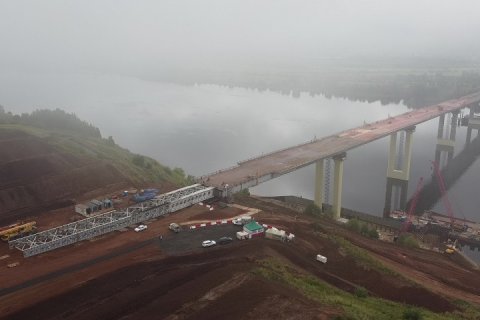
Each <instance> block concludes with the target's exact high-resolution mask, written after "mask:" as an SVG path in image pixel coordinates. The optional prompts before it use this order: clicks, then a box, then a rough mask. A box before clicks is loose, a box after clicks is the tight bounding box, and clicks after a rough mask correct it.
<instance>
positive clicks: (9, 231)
mask: <svg viewBox="0 0 480 320" xmlns="http://www.w3.org/2000/svg"><path fill="white" fill-rule="evenodd" d="M36 224H37V223H36V222H35V221H32V222H26V223H19V224H14V225H12V227H10V228H6V229H3V230H1V231H0V239H2V241H10V240H14V239H17V238H20V237H24V236H26V235H29V234H32V233H34V232H35V230H36V229H37V227H36Z"/></svg>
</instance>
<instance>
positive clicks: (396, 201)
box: [383, 178, 408, 218]
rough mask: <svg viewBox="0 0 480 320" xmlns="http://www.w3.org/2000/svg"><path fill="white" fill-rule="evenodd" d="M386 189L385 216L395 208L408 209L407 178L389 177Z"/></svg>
mask: <svg viewBox="0 0 480 320" xmlns="http://www.w3.org/2000/svg"><path fill="white" fill-rule="evenodd" d="M385 190H386V191H385V207H384V209H383V217H384V218H388V217H389V215H390V212H392V211H393V210H406V207H407V193H408V181H407V180H399V179H393V178H387V187H386V188H385ZM392 198H393V199H392ZM392 200H393V201H392Z"/></svg>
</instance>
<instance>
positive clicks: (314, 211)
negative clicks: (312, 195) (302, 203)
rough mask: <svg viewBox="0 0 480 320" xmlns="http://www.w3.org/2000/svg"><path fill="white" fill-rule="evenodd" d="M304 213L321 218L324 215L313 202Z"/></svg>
mask: <svg viewBox="0 0 480 320" xmlns="http://www.w3.org/2000/svg"><path fill="white" fill-rule="evenodd" d="M303 213H305V214H308V215H310V216H320V215H321V214H322V209H321V208H320V207H319V206H317V205H316V204H315V203H313V202H312V203H310V204H309V205H308V206H307V207H306V208H305V210H304V211H303Z"/></svg>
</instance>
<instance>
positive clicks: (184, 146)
mask: <svg viewBox="0 0 480 320" xmlns="http://www.w3.org/2000/svg"><path fill="white" fill-rule="evenodd" d="M0 104H2V105H4V106H5V108H6V109H7V110H8V111H12V112H13V113H21V112H29V111H32V110H34V109H36V108H61V109H64V110H66V111H69V112H74V113H75V114H77V115H78V116H79V117H80V118H81V119H84V120H86V121H88V122H90V123H92V124H93V125H95V126H97V127H99V128H100V130H101V132H102V135H103V136H110V135H111V136H113V137H114V139H115V141H116V142H117V143H118V144H119V145H121V146H123V147H126V148H128V149H130V150H131V151H132V152H136V153H140V154H145V155H148V156H151V157H153V158H155V159H157V160H158V161H160V162H161V163H164V164H166V165H169V166H172V167H181V168H183V169H184V170H185V171H186V172H187V173H189V174H192V175H196V176H199V175H202V174H206V173H209V172H211V171H215V170H217V169H221V168H226V167H230V166H232V165H235V163H236V162H237V161H239V160H243V159H247V158H250V157H252V156H255V155H259V154H262V153H267V152H270V151H273V150H276V149H280V148H284V147H287V146H290V145H294V144H298V143H301V142H305V141H308V140H311V139H313V138H320V137H323V136H326V135H330V134H334V133H337V132H339V131H342V130H345V129H348V128H351V127H356V126H360V125H363V124H364V123H365V122H373V121H376V120H380V119H384V118H387V117H389V116H394V115H398V114H401V113H404V112H407V111H408V110H409V109H408V108H407V107H406V106H405V105H404V104H402V103H399V104H388V105H381V104H380V103H379V102H375V103H368V102H361V101H350V100H348V99H343V98H326V97H325V96H322V95H310V94H308V93H306V92H304V93H301V94H300V95H299V96H298V95H295V97H294V96H293V95H291V94H290V95H288V94H281V93H278V92H272V91H259V90H256V89H245V88H231V87H226V86H219V85H204V84H197V85H193V86H181V85H176V84H169V83H161V82H149V81H143V80H140V79H137V78H131V77H125V76H118V75H99V74H61V75H58V74H56V75H53V74H52V75H45V74H9V73H4V74H1V75H0ZM467 112H468V111H467V110H463V113H467ZM437 127H438V119H433V120H431V121H427V122H425V123H423V124H421V125H418V126H417V128H416V131H415V133H414V138H413V158H412V167H411V179H410V181H409V185H408V197H409V198H410V197H411V195H412V194H413V193H414V192H415V188H416V185H417V181H418V180H419V178H420V177H424V178H425V179H426V182H428V180H429V179H430V177H431V176H432V170H431V164H430V161H431V160H434V159H435V148H436V141H437ZM466 132H467V129H466V127H459V128H457V135H456V142H455V148H454V157H455V156H457V155H458V154H459V153H460V152H461V151H462V150H463V149H464V146H465V139H466ZM474 137H476V132H475V133H474V134H473V136H472V139H473V138H474ZM388 147H389V139H388V138H383V139H380V140H377V141H375V142H372V143H370V144H367V145H365V146H362V147H359V148H357V149H354V150H352V151H350V152H348V153H347V158H346V160H345V166H344V185H343V206H344V207H347V208H352V209H356V210H359V211H364V212H368V213H371V214H374V215H382V213H383V209H384V207H385V188H386V171H387V153H388ZM479 169H480V159H479V157H478V156H477V157H476V160H474V162H473V163H472V165H471V166H470V167H469V168H468V169H467V170H466V171H465V173H464V174H463V175H462V176H461V177H460V178H459V179H458V180H457V181H456V182H455V184H454V185H451V186H447V188H448V189H449V191H448V196H449V198H450V200H451V202H452V204H453V209H454V212H455V214H456V216H458V217H461V218H462V217H465V218H467V219H472V220H475V221H479V220H480V213H479V210H478V208H479V202H480V198H479V197H478V190H479V188H478V186H477V183H478V182H479V181H480V170H479ZM313 177H314V168H313V166H309V167H306V168H303V169H301V170H298V171H296V172H293V173H291V174H288V175H285V176H282V177H280V178H278V179H275V180H272V181H269V182H267V183H264V184H262V185H260V186H258V187H255V188H252V189H251V190H250V191H251V192H252V193H254V194H258V195H297V196H302V197H306V198H313V192H314V189H313V186H314V178H313ZM330 199H331V197H330ZM433 209H434V210H435V211H438V212H440V213H446V209H445V207H444V205H443V203H442V202H441V201H438V202H437V203H436V204H435V206H434V208H433ZM469 254H472V255H474V256H476V258H477V259H479V260H480V253H479V252H478V251H469Z"/></svg>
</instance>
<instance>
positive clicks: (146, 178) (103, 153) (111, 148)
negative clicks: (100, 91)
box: [0, 124, 191, 185]
mask: <svg viewBox="0 0 480 320" xmlns="http://www.w3.org/2000/svg"><path fill="white" fill-rule="evenodd" d="M0 130H11V131H23V132H25V133H27V134H30V135H33V136H36V137H38V138H41V139H42V140H44V141H46V142H47V143H48V144H49V145H51V146H53V147H54V148H55V149H57V150H58V151H59V152H64V153H68V154H71V155H73V156H78V157H88V158H92V159H99V160H106V161H108V162H110V163H111V164H112V165H113V166H114V167H116V168H117V169H118V170H119V171H120V172H122V173H123V174H124V175H125V176H126V177H128V178H129V179H130V180H131V181H132V182H164V181H168V182H171V183H173V184H175V185H186V184H188V183H190V182H191V177H186V176H185V174H184V172H183V170H182V169H179V168H176V169H173V170H172V169H170V168H169V167H167V166H163V165H161V164H160V163H158V162H157V161H156V160H154V159H152V158H149V157H145V156H141V155H136V154H133V153H132V152H130V151H129V150H127V149H124V148H121V147H120V146H118V145H116V144H115V143H114V142H113V140H108V139H103V138H92V137H85V136H78V135H74V134H72V133H70V132H65V131H59V130H55V131H53V130H45V129H41V128H36V127H30V126H24V125H17V124H3V125H0Z"/></svg>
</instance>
